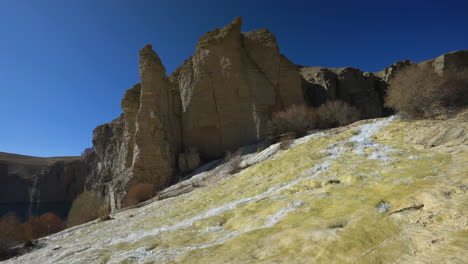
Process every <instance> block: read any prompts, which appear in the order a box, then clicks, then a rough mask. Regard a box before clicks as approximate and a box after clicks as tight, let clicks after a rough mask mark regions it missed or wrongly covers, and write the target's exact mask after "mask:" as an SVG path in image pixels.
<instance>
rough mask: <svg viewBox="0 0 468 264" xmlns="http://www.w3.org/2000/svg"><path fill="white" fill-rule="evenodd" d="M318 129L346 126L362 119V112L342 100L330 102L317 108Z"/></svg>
mask: <svg viewBox="0 0 468 264" xmlns="http://www.w3.org/2000/svg"><path fill="white" fill-rule="evenodd" d="M316 111H317V115H318V122H317V128H332V127H338V126H346V125H349V124H351V123H354V122H356V121H358V120H360V119H361V118H362V115H361V113H360V111H359V110H358V109H357V108H355V107H353V106H351V105H349V104H347V103H345V102H343V101H340V100H335V101H328V102H326V103H325V104H323V105H321V106H319V107H318V108H316Z"/></svg>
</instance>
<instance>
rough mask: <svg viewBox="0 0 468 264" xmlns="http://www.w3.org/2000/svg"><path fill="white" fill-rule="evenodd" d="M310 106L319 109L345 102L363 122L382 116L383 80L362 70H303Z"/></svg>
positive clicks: (347, 68) (310, 68)
mask: <svg viewBox="0 0 468 264" xmlns="http://www.w3.org/2000/svg"><path fill="white" fill-rule="evenodd" d="M300 73H301V76H302V77H303V78H304V82H303V86H304V91H305V94H306V100H307V102H308V103H309V104H310V105H312V106H319V105H321V104H322V103H324V102H326V101H327V100H336V99H338V100H342V101H345V102H347V103H349V104H351V105H353V106H355V107H356V108H358V109H359V110H360V111H361V114H362V115H363V117H364V118H374V117H381V116H383V113H384V112H383V94H384V90H385V88H386V86H385V83H382V79H381V78H379V77H377V76H375V75H374V74H372V73H369V72H362V71H360V70H359V69H355V68H351V67H346V68H323V67H302V68H301V69H300Z"/></svg>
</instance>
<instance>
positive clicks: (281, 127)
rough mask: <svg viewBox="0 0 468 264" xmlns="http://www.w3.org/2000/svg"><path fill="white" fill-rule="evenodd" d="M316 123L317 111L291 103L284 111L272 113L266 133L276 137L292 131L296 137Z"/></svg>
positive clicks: (303, 133)
mask: <svg viewBox="0 0 468 264" xmlns="http://www.w3.org/2000/svg"><path fill="white" fill-rule="evenodd" d="M316 124H317V113H316V111H315V110H314V109H313V108H310V107H307V106H296V105H293V106H291V107H290V108H288V109H287V110H286V111H282V112H278V113H275V114H273V117H272V119H271V121H270V122H269V123H268V134H269V136H271V137H277V136H281V135H284V134H291V133H294V134H295V136H296V137H300V136H303V135H305V134H306V133H307V131H309V130H310V129H314V128H315V127H316Z"/></svg>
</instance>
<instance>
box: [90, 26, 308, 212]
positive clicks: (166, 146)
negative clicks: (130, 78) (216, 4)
mask: <svg viewBox="0 0 468 264" xmlns="http://www.w3.org/2000/svg"><path fill="white" fill-rule="evenodd" d="M241 24H242V20H241V18H236V19H234V21H233V22H232V23H231V24H229V25H227V26H225V27H222V28H219V29H215V30H213V31H210V32H208V33H206V34H205V35H203V36H202V37H200V39H199V41H198V44H197V47H196V51H195V53H194V54H193V55H192V56H191V57H190V58H189V59H188V60H186V61H185V62H184V64H183V65H182V66H181V67H179V68H178V69H177V70H176V71H175V72H174V73H173V74H171V75H170V76H169V77H167V76H166V74H165V68H164V66H163V65H162V63H161V60H160V59H159V57H158V55H157V54H156V53H155V52H154V51H153V50H152V47H151V46H150V45H147V46H145V47H144V48H143V49H142V50H141V51H140V53H139V55H140V66H139V68H140V78H141V83H140V84H137V85H135V86H134V87H133V88H131V89H130V90H128V91H127V92H126V93H125V95H124V97H123V99H122V104H121V107H122V109H123V111H124V114H123V115H122V116H121V117H119V118H117V119H116V120H114V121H112V122H110V123H108V124H104V125H101V126H99V127H97V128H96V129H95V130H94V134H93V144H94V146H95V147H94V148H95V154H93V157H92V158H91V162H92V164H93V165H92V166H93V168H94V169H93V171H92V173H91V174H90V176H89V177H88V179H87V189H98V190H100V192H104V193H108V192H109V190H111V189H112V191H113V192H115V196H116V199H117V204H119V202H120V200H121V199H122V198H123V196H124V194H125V191H126V189H127V188H128V186H129V185H132V184H133V183H136V182H149V183H152V184H154V185H155V187H156V188H157V189H161V188H164V187H167V186H168V185H169V184H171V183H173V182H174V181H175V180H176V179H177V176H176V175H177V173H178V172H183V173H185V172H188V171H191V170H193V169H195V168H196V167H197V166H198V165H199V164H200V162H201V160H202V159H203V160H210V159H213V158H217V157H220V156H222V155H223V154H224V153H225V152H226V151H230V150H235V149H237V148H238V147H241V146H244V145H248V144H252V143H255V142H257V141H258V140H260V139H261V138H262V137H264V135H265V130H266V127H267V122H268V120H269V119H270V118H271V115H272V113H274V112H276V111H280V110H283V109H285V108H287V107H288V106H291V105H293V104H303V102H304V99H303V98H304V97H303V92H302V86H301V77H300V75H299V73H298V71H297V67H296V65H294V64H293V63H291V62H290V61H289V60H288V59H287V58H286V57H284V56H283V55H281V54H280V52H279V48H278V45H277V43H276V39H275V37H274V35H273V34H271V33H270V32H269V31H268V30H265V29H263V30H255V31H251V32H247V33H241Z"/></svg>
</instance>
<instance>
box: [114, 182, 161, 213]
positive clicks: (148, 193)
mask: <svg viewBox="0 0 468 264" xmlns="http://www.w3.org/2000/svg"><path fill="white" fill-rule="evenodd" d="M154 195H155V188H154V185H153V184H150V183H137V184H135V185H133V186H131V187H130V188H129V189H128V192H127V194H126V195H125V197H124V199H123V202H122V204H123V207H129V206H133V205H137V204H139V203H141V202H143V201H146V200H148V199H150V198H152V197H154Z"/></svg>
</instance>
